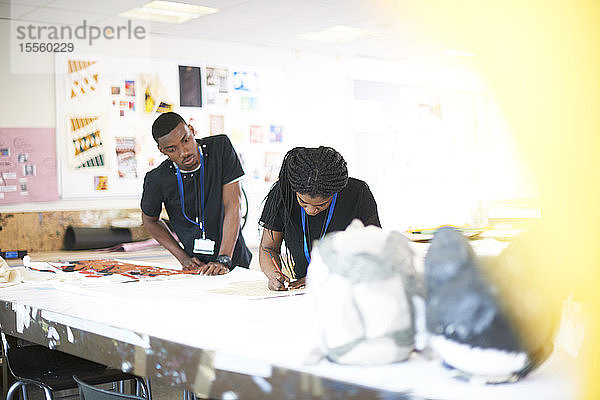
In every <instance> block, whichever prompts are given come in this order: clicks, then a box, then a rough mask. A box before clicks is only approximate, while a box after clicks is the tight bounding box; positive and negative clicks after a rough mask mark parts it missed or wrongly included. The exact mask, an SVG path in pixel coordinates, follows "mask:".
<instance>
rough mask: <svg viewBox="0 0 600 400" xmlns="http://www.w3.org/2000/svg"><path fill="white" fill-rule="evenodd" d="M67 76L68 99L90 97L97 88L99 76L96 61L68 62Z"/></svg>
mask: <svg viewBox="0 0 600 400" xmlns="http://www.w3.org/2000/svg"><path fill="white" fill-rule="evenodd" d="M67 76H68V79H67V80H68V85H69V91H68V93H69V98H70V99H76V98H80V97H83V96H87V95H90V94H92V93H94V92H95V91H96V89H97V88H98V84H99V77H100V74H99V72H98V70H97V68H96V61H85V60H69V61H68V63H67Z"/></svg>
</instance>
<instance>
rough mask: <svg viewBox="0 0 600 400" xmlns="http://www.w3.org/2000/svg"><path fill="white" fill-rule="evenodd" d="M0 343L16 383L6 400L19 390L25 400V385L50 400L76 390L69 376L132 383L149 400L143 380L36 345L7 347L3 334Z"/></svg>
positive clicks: (95, 381) (91, 382)
mask: <svg viewBox="0 0 600 400" xmlns="http://www.w3.org/2000/svg"><path fill="white" fill-rule="evenodd" d="M2 339H3V340H2V342H3V344H4V346H3V349H4V352H5V359H6V361H7V364H8V368H9V371H10V372H11V373H12V375H13V376H14V377H15V379H16V382H15V383H13V384H12V386H11V387H10V388H9V389H8V393H7V395H6V400H11V399H12V397H13V395H14V394H15V392H16V391H17V390H18V389H19V388H21V390H22V393H23V398H24V400H27V389H26V388H27V386H28V385H33V386H37V387H39V388H40V389H42V390H43V391H44V394H45V396H46V400H53V392H56V391H60V390H66V389H75V388H77V382H75V380H74V379H73V375H77V376H78V377H80V378H81V379H85V380H86V381H87V382H88V383H90V384H92V385H100V384H104V383H117V382H123V381H129V380H133V381H135V382H136V387H137V389H136V391H138V390H139V388H141V391H142V393H144V394H145V395H146V396H147V398H148V399H150V397H151V396H150V393H149V391H148V389H147V386H146V383H145V382H144V380H143V379H141V378H139V377H137V376H135V375H131V374H127V373H125V372H123V371H121V370H118V369H114V368H109V367H107V366H105V365H102V364H98V363H95V362H92V361H88V360H85V359H83V358H80V357H76V356H73V355H70V354H66V353H62V352H60V351H58V350H51V349H49V348H47V347H44V346H40V345H31V346H21V347H9V346H8V343H7V341H6V339H5V336H4V333H2Z"/></svg>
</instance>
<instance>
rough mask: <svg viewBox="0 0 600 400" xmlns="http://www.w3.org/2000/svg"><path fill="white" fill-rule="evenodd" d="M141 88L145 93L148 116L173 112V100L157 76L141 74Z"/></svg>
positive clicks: (145, 108)
mask: <svg viewBox="0 0 600 400" xmlns="http://www.w3.org/2000/svg"><path fill="white" fill-rule="evenodd" d="M140 87H141V89H142V91H143V93H144V111H145V112H146V113H148V114H150V113H154V112H159V113H165V112H169V111H173V104H174V102H173V98H172V97H170V95H169V93H167V90H166V89H165V87H164V86H163V84H162V82H161V80H160V78H159V77H158V75H156V74H140Z"/></svg>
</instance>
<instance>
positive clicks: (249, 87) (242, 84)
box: [233, 71, 258, 93]
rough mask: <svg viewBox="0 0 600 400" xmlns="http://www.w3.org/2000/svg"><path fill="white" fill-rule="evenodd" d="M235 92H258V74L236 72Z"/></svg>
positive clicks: (234, 77)
mask: <svg viewBox="0 0 600 400" xmlns="http://www.w3.org/2000/svg"><path fill="white" fill-rule="evenodd" d="M233 90H236V91H242V92H249V93H256V92H258V74H257V73H256V72H248V71H234V72H233Z"/></svg>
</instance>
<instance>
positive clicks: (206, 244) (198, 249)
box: [175, 147, 215, 256]
mask: <svg viewBox="0 0 600 400" xmlns="http://www.w3.org/2000/svg"><path fill="white" fill-rule="evenodd" d="M198 152H199V153H200V209H201V214H202V222H200V223H198V222H196V221H193V220H191V219H190V218H189V217H188V216H187V215H186V214H185V202H184V195H183V180H182V179H181V171H180V170H179V167H178V166H177V164H175V170H176V172H177V186H178V187H179V198H180V199H181V212H182V213H183V216H184V217H185V219H187V220H188V221H189V222H191V223H192V224H194V225H197V226H199V227H200V230H201V232H202V236H201V237H200V238H197V239H194V253H197V254H205V255H210V256H212V255H214V253H215V241H214V240H211V239H208V238H207V237H206V230H205V226H204V157H203V156H202V149H200V147H198Z"/></svg>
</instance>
